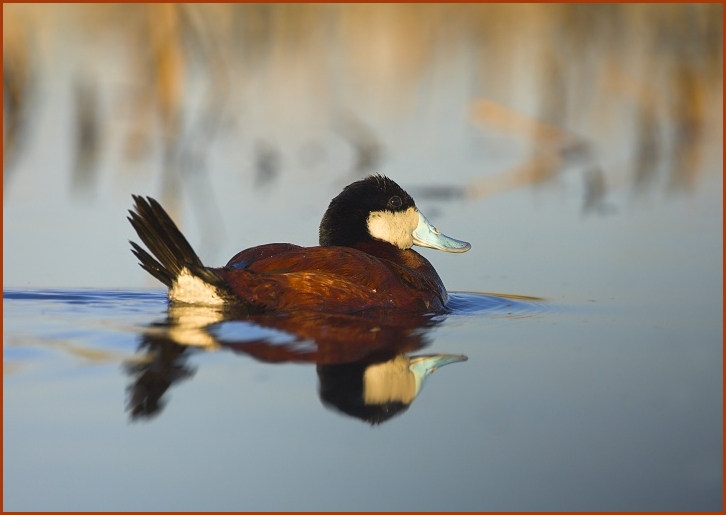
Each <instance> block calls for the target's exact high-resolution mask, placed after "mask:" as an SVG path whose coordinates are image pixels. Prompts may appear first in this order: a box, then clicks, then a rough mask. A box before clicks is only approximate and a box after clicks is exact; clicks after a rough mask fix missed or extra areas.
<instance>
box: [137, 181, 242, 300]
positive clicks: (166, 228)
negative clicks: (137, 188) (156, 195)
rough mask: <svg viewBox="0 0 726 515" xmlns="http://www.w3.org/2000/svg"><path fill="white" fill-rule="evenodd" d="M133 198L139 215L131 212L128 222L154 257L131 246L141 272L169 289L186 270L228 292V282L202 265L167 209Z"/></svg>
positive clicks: (223, 291) (154, 203)
mask: <svg viewBox="0 0 726 515" xmlns="http://www.w3.org/2000/svg"><path fill="white" fill-rule="evenodd" d="M132 196H133V199H134V202H135V205H134V208H135V211H132V210H129V214H130V216H129V217H128V220H129V222H131V225H132V226H133V228H134V229H135V230H136V233H137V234H138V235H139V238H141V241H142V242H144V245H146V247H147V248H148V249H149V250H150V251H151V254H153V257H152V256H151V255H150V254H149V253H148V252H146V251H145V250H144V249H142V248H141V247H140V246H139V245H138V244H136V243H135V242H133V241H131V242H129V243H131V246H132V247H133V249H132V252H133V253H134V255H135V256H136V257H137V258H138V259H139V265H140V266H141V268H143V269H144V270H146V271H147V272H149V273H150V274H151V275H153V276H154V277H156V278H157V279H158V280H159V281H161V282H162V283H164V284H165V285H166V286H167V287H169V288H172V285H173V283H174V281H175V280H176V279H177V278H178V277H179V276H181V275H182V274H183V273H184V271H185V270H186V271H187V273H190V274H192V275H194V276H196V277H198V278H200V279H201V280H203V281H204V282H206V283H207V284H209V285H211V286H214V287H215V288H217V289H218V290H219V292H220V293H226V292H228V286H227V285H226V283H225V282H224V280H223V279H222V278H221V277H220V276H219V275H218V274H217V273H215V272H214V270H212V269H210V268H207V267H205V266H204V265H203V264H202V261H201V260H200V259H199V256H197V254H196V252H194V249H193V248H192V246H191V245H189V242H188V241H187V239H186V238H185V237H184V235H183V234H182V233H181V231H180V230H179V229H178V228H177V226H176V224H175V223H174V221H173V220H172V219H171V218H170V217H169V215H168V214H167V212H166V211H164V208H163V207H161V205H160V204H159V203H158V202H157V201H156V200H154V199H153V198H151V197H146V198H143V197H141V196H139V195H132ZM154 258H156V259H154Z"/></svg>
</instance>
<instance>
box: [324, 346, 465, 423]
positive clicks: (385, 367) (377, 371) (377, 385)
mask: <svg viewBox="0 0 726 515" xmlns="http://www.w3.org/2000/svg"><path fill="white" fill-rule="evenodd" d="M466 360H467V357H466V356H464V355H455V354H432V355H426V356H406V355H405V354H399V355H397V356H396V357H394V358H393V359H390V360H388V361H384V362H382V363H350V364H345V365H318V367H317V370H318V378H319V379H320V390H319V393H320V399H321V400H322V401H323V404H325V405H326V406H329V407H332V408H335V409H337V410H339V411H341V412H342V413H345V414H346V415H350V416H353V417H357V418H360V419H361V420H365V421H366V422H369V423H371V424H380V423H382V422H385V421H387V420H388V419H390V418H392V417H393V416H395V415H398V414H400V413H402V412H404V411H405V410H407V409H408V407H409V406H410V405H411V403H412V402H413V400H414V399H415V398H416V396H417V395H418V394H419V392H420V391H421V387H422V386H423V382H424V380H425V379H426V378H427V377H428V376H429V375H431V374H432V373H433V372H434V371H435V370H436V369H437V368H439V367H442V366H444V365H448V364H449V363H456V362H457V361H466Z"/></svg>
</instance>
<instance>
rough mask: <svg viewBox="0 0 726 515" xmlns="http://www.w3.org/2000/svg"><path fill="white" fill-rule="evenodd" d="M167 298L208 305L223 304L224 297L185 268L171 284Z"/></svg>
mask: <svg viewBox="0 0 726 515" xmlns="http://www.w3.org/2000/svg"><path fill="white" fill-rule="evenodd" d="M169 298H170V299H171V300H173V301H176V302H183V303H185V304H206V305H208V306H218V305H221V304H224V299H223V298H222V297H220V296H219V294H218V293H217V289H216V288H215V287H214V286H211V285H209V284H208V283H205V282H204V281H202V280H201V279H200V278H199V277H197V276H195V275H192V274H191V272H189V270H187V269H186V268H184V269H183V270H182V273H181V274H179V277H177V278H176V280H175V281H174V283H173V284H172V287H171V289H170V290H169Z"/></svg>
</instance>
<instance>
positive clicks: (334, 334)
mask: <svg viewBox="0 0 726 515" xmlns="http://www.w3.org/2000/svg"><path fill="white" fill-rule="evenodd" d="M441 321H442V318H440V317H439V318H433V317H431V316H410V315H400V314H396V313H392V314H387V315H375V316H354V315H339V314H335V315H333V314H325V313H317V312H295V313H291V314H289V315H248V314H245V313H236V312H230V311H228V310H221V309H215V308H210V307H197V306H175V305H170V306H169V310H168V316H167V318H166V320H165V321H164V322H162V323H157V324H153V325H152V326H150V327H149V328H148V329H147V330H146V331H145V332H144V334H143V335H142V337H141V340H140V343H139V350H140V351H142V352H143V354H142V355H141V356H138V355H137V356H136V357H134V358H133V359H132V360H128V361H127V362H126V364H125V366H124V369H125V371H126V373H127V374H128V375H129V376H130V377H131V379H132V383H131V384H130V385H129V387H128V401H127V410H128V411H129V412H130V417H131V420H148V419H150V418H152V417H154V416H157V415H158V414H159V413H160V412H161V410H162V409H163V407H164V404H165V400H164V397H165V396H166V395H167V390H168V389H169V388H170V387H171V386H172V385H174V384H175V383H177V382H179V381H182V380H186V379H189V378H191V377H193V376H194V373H195V369H194V368H193V367H192V366H191V365H189V364H188V358H189V356H190V354H191V353H192V352H193V350H194V349H195V348H196V349H204V350H220V349H226V350H231V351H233V352H235V353H239V354H242V355H246V356H249V357H252V358H254V359H256V360H259V361H262V362H266V363H271V364H272V363H275V364H281V363H290V362H294V363H310V364H315V365H316V371H317V374H318V378H319V381H320V388H319V392H318V393H319V395H320V399H321V401H322V402H323V404H324V405H325V406H326V407H328V408H331V409H334V410H336V411H338V412H340V413H344V414H346V415H349V416H352V417H356V418H359V419H361V420H363V421H366V422H368V423H370V424H372V425H376V424H381V423H383V422H385V421H387V420H389V419H391V418H392V417H394V416H396V415H399V414H401V413H403V412H404V411H406V410H407V409H408V408H409V407H410V405H411V403H412V402H413V401H414V399H415V398H416V396H417V395H418V394H419V392H420V391H421V388H422V387H423V383H424V380H425V379H426V378H427V377H428V376H429V375H430V374H431V373H433V372H434V371H435V370H436V369H438V368H439V367H442V366H444V365H447V364H450V363H456V362H460V361H466V360H467V357H466V356H463V355H456V354H424V355H415V356H414V355H411V353H413V352H416V351H418V350H420V349H422V348H423V347H425V346H427V345H428V344H429V343H430V341H429V340H430V332H431V329H432V328H433V327H435V326H436V325H437V324H439V323H440V322H441ZM223 395H224V392H220V397H221V396H223Z"/></svg>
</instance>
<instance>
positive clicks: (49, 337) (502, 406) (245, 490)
mask: <svg viewBox="0 0 726 515" xmlns="http://www.w3.org/2000/svg"><path fill="white" fill-rule="evenodd" d="M451 307H452V308H453V310H452V311H453V312H452V313H451V314H449V315H445V316H439V317H434V318H433V319H430V320H428V321H427V322H426V324H429V325H426V324H424V325H422V326H421V327H419V328H418V329H415V328H414V330H412V331H410V332H406V337H405V338H403V339H402V340H397V341H396V343H395V344H394V345H393V347H390V349H389V350H391V355H394V354H395V355H398V356H401V355H402V356H404V357H410V356H420V355H431V354H451V355H455V356H462V355H464V356H466V357H467V358H468V359H467V360H466V361H458V362H453V363H449V364H446V365H444V366H443V367H441V368H440V369H439V370H437V371H436V373H435V374H433V375H429V376H428V377H427V378H426V379H425V380H424V384H425V386H424V387H423V388H421V390H420V391H419V392H418V395H416V396H414V400H413V401H411V402H409V403H408V404H406V405H405V406H400V405H398V406H393V405H389V406H387V407H386V408H385V410H384V411H385V413H384V415H385V416H383V420H382V421H380V419H376V420H378V422H377V423H374V424H371V423H370V422H369V421H366V420H365V418H363V417H362V416H361V415H360V413H358V414H355V413H354V414H350V413H346V410H348V411H350V409H349V407H350V406H348V408H346V407H345V406H343V408H341V407H340V406H337V405H336V404H335V403H336V402H339V401H340V399H339V398H338V397H340V395H337V393H336V391H337V390H336V391H333V394H332V402H331V399H330V397H331V396H330V395H328V396H325V398H324V395H323V393H322V391H321V389H322V382H323V381H326V389H329V388H343V389H345V388H347V386H346V384H347V383H349V382H350V381H349V380H347V379H346V380H344V381H343V383H340V378H341V377H345V378H349V377H350V376H351V373H353V372H354V371H355V370H358V369H359V368H360V367H357V365H350V364H347V365H346V364H345V363H343V361H345V359H344V358H345V356H344V357H343V358H341V357H340V356H338V355H336V354H335V353H334V354H332V355H331V354H320V352H319V351H320V349H319V348H318V346H316V343H315V342H314V341H311V340H310V339H308V340H305V339H300V338H296V337H295V335H294V334H291V333H290V332H285V331H280V330H278V329H274V328H273V329H271V328H270V323H271V322H270V321H269V320H256V321H254V320H225V319H224V318H221V319H220V318H219V317H217V315H215V313H213V312H212V313H209V312H204V310H202V311H201V312H200V311H192V312H183V313H178V312H173V311H170V310H167V302H166V297H165V292H163V291H157V290H154V291H127V290H90V289H89V290H69V289H66V290H61V289H58V290H5V291H4V292H3V308H4V404H3V410H4V420H5V423H4V435H3V436H4V443H5V446H4V453H5V456H4V472H5V482H4V489H5V493H6V496H5V498H6V503H5V508H6V509H13V508H14V507H18V508H19V507H23V506H26V507H27V506H33V507H34V508H35V509H41V510H54V509H90V510H103V509H108V508H111V507H113V509H121V510H138V509H151V510H154V509H159V510H161V509H172V510H197V509H199V510H210V509H211V510H215V509H219V510H241V509H245V510H247V509H253V510H254V509H281V510H285V509H312V510H316V509H317V510H322V509H334V510H335V509H340V510H343V509H353V508H355V509H371V510H377V509H394V510H395V509H414V510H429V509H434V510H446V509H454V510H471V509H478V508H481V507H482V506H485V507H487V508H488V509H494V510H496V509H524V510H529V509H573V510H581V509H582V510H584V509H587V508H588V507H591V506H598V507H599V508H601V509H619V508H622V507H624V506H628V507H630V508H632V509H654V508H660V509H666V508H668V509H686V508H689V509H704V510H708V509H715V508H717V507H718V505H719V503H720V499H721V497H720V496H721V494H720V477H721V475H720V474H721V472H720V463H721V462H720V456H721V455H720V449H721V444H720V441H721V440H720V427H721V426H720V414H721V393H720V388H719V386H720V365H719V364H718V362H716V361H715V360H713V359H711V358H712V357H713V356H714V354H713V353H712V352H711V351H709V349H712V350H714V348H713V345H712V344H715V345H716V346H717V347H718V342H717V341H713V340H710V337H709V336H707V334H708V333H703V336H702V337H700V338H699V337H695V334H696V333H695V332H694V330H693V328H691V329H689V330H687V331H686V330H685V329H683V328H682V326H680V327H679V324H678V323H673V322H674V321H671V323H668V322H661V323H659V324H658V325H656V326H652V325H651V324H649V323H647V322H646V320H645V319H644V318H643V317H642V316H638V315H635V314H628V313H626V312H623V311H622V310H619V309H617V308H615V307H614V306H603V305H600V304H598V303H590V302H586V301H585V302H580V303H579V304H577V305H567V304H566V303H562V302H559V303H558V302H554V301H551V300H544V299H537V298H527V297H524V298H521V297H520V298H515V297H505V296H501V295H493V294H475V293H452V297H451ZM644 322H645V323H644ZM265 325H267V327H265ZM394 325H395V324H394ZM331 327H333V326H332V325H331ZM180 328H181V329H184V331H183V332H181V333H179V332H177V333H174V330H179V329H180ZM346 328H347V330H348V334H349V335H350V338H349V340H348V341H347V342H342V343H341V344H342V345H344V346H345V345H348V347H346V348H347V349H349V350H350V349H352V351H351V352H354V351H359V350H360V349H359V348H358V347H355V346H354V345H353V346H350V341H354V334H355V333H354V332H353V330H352V329H350V328H349V327H348V326H346ZM387 330H388V329H387V327H386V326H385V325H381V326H380V332H381V333H382V334H386V331H387ZM395 330H397V329H395ZM684 331H685V332H684ZM681 334H683V336H686V335H687V334H688V335H689V337H688V339H687V340H682V339H681ZM200 335H201V337H200ZM177 340H178V341H187V342H190V343H191V345H180V344H179V343H178V341H177ZM685 341H688V342H689V343H688V344H687V345H683V344H681V342H685ZM386 349H388V348H387V347H386V348H384V349H383V351H386ZM379 350H381V349H379ZM315 352H318V354H317V357H318V361H321V362H322V361H325V360H328V361H326V363H327V364H326V365H324V366H320V365H316V364H315V359H311V356H313V355H314V354H311V353H315ZM384 353H385V352H384ZM321 356H322V357H321ZM331 356H332V358H331ZM366 356H367V357H366ZM366 356H364V357H363V358H362V360H363V361H366V360H368V361H370V359H369V358H370V355H366ZM388 357H390V356H384V357H383V358H380V356H379V357H377V358H376V359H374V361H376V360H378V361H379V362H380V361H385V360H386V359H387V358H388ZM398 359H400V358H398ZM336 360H338V361H336ZM341 360H342V361H341ZM356 367H357V368H356ZM331 381H332V383H331ZM331 384H332V386H330V385H331ZM336 395H337V397H336ZM344 400H345V399H344ZM353 411H355V409H354V410H353ZM366 414H367V415H368V416H370V413H368V412H366ZM374 416H375V417H380V413H378V412H377V413H375V415H374ZM39 489H42V491H43V495H42V496H38V495H37V492H38V491H39ZM8 499H9V500H8Z"/></svg>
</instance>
